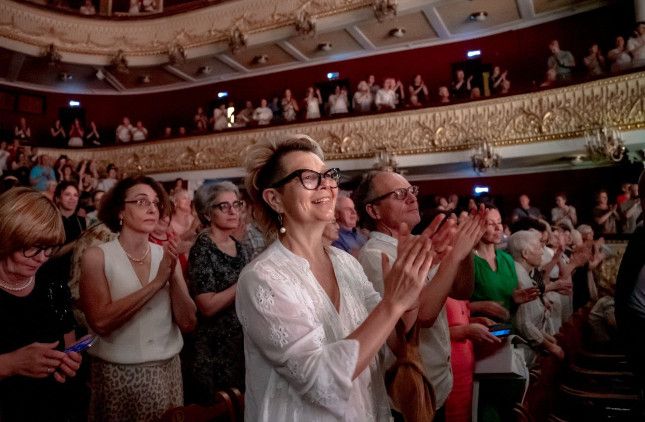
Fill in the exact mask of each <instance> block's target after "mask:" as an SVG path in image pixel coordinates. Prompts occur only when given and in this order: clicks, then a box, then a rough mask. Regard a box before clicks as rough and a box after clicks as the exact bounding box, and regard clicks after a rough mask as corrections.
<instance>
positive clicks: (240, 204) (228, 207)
mask: <svg viewBox="0 0 645 422" xmlns="http://www.w3.org/2000/svg"><path fill="white" fill-rule="evenodd" d="M235 204H238V205H237V207H236V206H235ZM224 205H226V206H225V207H224V208H226V209H222V206H224ZM244 205H246V202H245V201H244V200H243V199H238V200H237V201H233V202H228V201H222V202H218V203H217V204H213V205H211V206H210V210H211V212H213V211H214V210H215V209H218V210H219V211H220V212H221V213H222V214H228V213H229V212H230V211H231V209H234V210H236V211H241V210H242V208H244Z"/></svg>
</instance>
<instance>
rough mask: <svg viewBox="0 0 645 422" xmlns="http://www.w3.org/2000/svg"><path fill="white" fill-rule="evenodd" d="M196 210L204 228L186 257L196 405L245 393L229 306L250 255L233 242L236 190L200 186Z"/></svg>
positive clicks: (239, 206)
mask: <svg viewBox="0 0 645 422" xmlns="http://www.w3.org/2000/svg"><path fill="white" fill-rule="evenodd" d="M195 208H196V209H197V212H198V216H199V218H200V220H201V221H202V223H203V224H204V226H205V227H208V228H207V229H206V230H204V231H203V232H201V233H200V234H199V235H198V236H197V239H196V240H195V244H194V245H193V247H192V248H191V249H190V255H189V257H188V274H189V278H190V280H191V295H192V296H193V297H194V299H195V303H196V304H197V309H198V311H199V312H198V324H197V329H196V330H195V334H194V336H193V341H192V344H190V345H189V346H190V347H189V350H188V351H187V352H188V356H190V358H189V359H188V360H189V362H188V365H187V366H188V368H189V374H190V376H191V378H192V382H193V384H194V385H192V386H191V387H193V388H191V392H192V393H193V394H194V400H195V401H197V402H199V403H208V402H212V401H213V400H214V399H215V392H216V391H218V390H221V389H223V388H227V387H236V388H239V389H243V388H244V340H243V335H242V326H241V325H240V322H239V320H238V318H237V314H236V313H235V306H233V305H234V303H235V288H236V286H237V278H238V276H239V275H240V271H242V268H244V266H245V265H246V264H248V263H249V261H250V260H251V252H250V251H249V250H248V248H247V247H246V246H245V245H244V244H242V243H240V242H239V241H237V240H236V239H235V238H234V237H233V234H234V233H235V232H236V230H237V228H238V226H239V224H240V212H241V211H242V210H243V208H244V201H242V200H240V192H239V190H238V188H237V186H235V185H234V184H233V183H231V182H221V183H217V184H214V185H204V186H202V187H201V188H200V189H198V190H197V192H196V194H195Z"/></svg>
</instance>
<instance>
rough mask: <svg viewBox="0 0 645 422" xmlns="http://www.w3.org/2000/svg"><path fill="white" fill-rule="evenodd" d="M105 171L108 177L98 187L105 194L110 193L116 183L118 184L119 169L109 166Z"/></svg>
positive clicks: (112, 165)
mask: <svg viewBox="0 0 645 422" xmlns="http://www.w3.org/2000/svg"><path fill="white" fill-rule="evenodd" d="M105 171H106V173H107V174H106V177H104V178H103V179H101V180H99V183H98V185H97V186H96V188H97V189H99V190H102V191H103V192H107V191H109V190H110V189H112V187H113V186H114V185H116V182H118V180H117V178H118V172H119V169H118V168H117V167H116V166H115V165H114V164H108V166H107V168H106V169H105Z"/></svg>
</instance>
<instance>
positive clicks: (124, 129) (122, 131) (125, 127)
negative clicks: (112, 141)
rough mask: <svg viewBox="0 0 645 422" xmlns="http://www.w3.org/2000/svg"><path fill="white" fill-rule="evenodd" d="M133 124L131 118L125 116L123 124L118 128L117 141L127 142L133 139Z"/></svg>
mask: <svg viewBox="0 0 645 422" xmlns="http://www.w3.org/2000/svg"><path fill="white" fill-rule="evenodd" d="M132 129H133V127H132V124H130V119H129V118H127V117H124V118H123V120H122V121H121V124H120V125H119V126H117V128H116V142H117V143H122V144H127V143H128V142H130V141H131V140H132Z"/></svg>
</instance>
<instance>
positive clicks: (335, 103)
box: [328, 85, 349, 116]
mask: <svg viewBox="0 0 645 422" xmlns="http://www.w3.org/2000/svg"><path fill="white" fill-rule="evenodd" d="M328 107H329V115H330V116H333V115H334V114H346V113H349V99H348V98H347V88H345V87H344V86H343V87H341V86H340V85H336V88H334V93H333V94H331V95H330V96H329V102H328Z"/></svg>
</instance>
